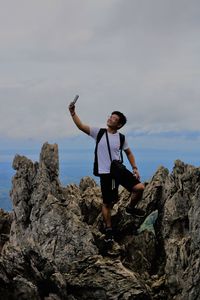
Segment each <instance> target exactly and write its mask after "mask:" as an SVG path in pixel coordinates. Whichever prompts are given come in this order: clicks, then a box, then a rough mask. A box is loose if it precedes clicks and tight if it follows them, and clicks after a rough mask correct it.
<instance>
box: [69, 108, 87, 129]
mask: <svg viewBox="0 0 200 300" xmlns="http://www.w3.org/2000/svg"><path fill="white" fill-rule="evenodd" d="M68 108H69V111H70V114H71V117H72V120H73V121H74V123H75V124H76V126H77V127H78V129H80V130H81V131H83V132H85V133H87V134H90V127H89V126H88V125H86V124H83V123H82V122H81V120H80V119H79V117H78V116H77V114H76V112H75V105H74V103H73V102H71V103H70V105H69V107H68Z"/></svg>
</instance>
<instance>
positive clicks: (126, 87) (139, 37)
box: [0, 0, 200, 139]
mask: <svg viewBox="0 0 200 300" xmlns="http://www.w3.org/2000/svg"><path fill="white" fill-rule="evenodd" d="M0 2H2V1H0ZM199 8H200V4H199V2H198V1H195V0H191V1H190V2H188V1H186V0H181V1H180V0H175V1H172V0H169V1H162V0H161V1H160V0H159V1H158V0H151V1H148V0H141V1H132V0H127V1H121V0H110V1H107V0H101V1H91V0H85V1H82V0H73V1H69V0H67V1H61V0H58V1H53V0H48V1H47V0H43V1H38V0H35V1H31V2H27V1H22V0H19V1H17V2H13V1H6V3H4V5H3V9H1V11H0V39H1V45H2V51H1V55H0V61H1V70H0V94H1V99H0V118H1V128H0V136H3V137H9V138H34V139H44V138H52V139H53V138H55V137H58V138H63V137H66V136H71V135H75V134H76V133H77V129H76V128H75V126H74V124H73V123H72V121H71V119H70V116H69V114H68V111H67V104H68V102H69V101H70V100H71V99H72V98H73V97H74V95H75V94H77V93H78V94H80V98H79V100H78V102H77V111H78V113H79V114H80V117H81V119H82V120H83V121H84V122H86V123H89V125H90V124H91V125H98V126H102V125H104V123H105V120H106V118H107V115H108V114H110V112H111V111H112V110H115V109H118V110H122V111H123V112H124V113H125V114H126V115H127V116H128V124H127V129H126V131H128V132H132V131H134V130H139V131H140V132H144V133H146V132H152V133H158V132H161V133H162V132H168V131H169V132H171V131H174V132H182V131H185V130H189V131H191V132H192V131H199V125H198V120H199V111H200V101H199V96H200V87H199V77H200V72H199V70H200V62H199V48H200V40H199V28H200V26H199V25H200V24H199V23H200V18H199Z"/></svg>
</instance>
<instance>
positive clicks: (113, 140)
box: [90, 127, 128, 174]
mask: <svg viewBox="0 0 200 300" xmlns="http://www.w3.org/2000/svg"><path fill="white" fill-rule="evenodd" d="M99 130H100V128H96V127H91V128H90V136H91V137H93V138H94V139H95V140H96V139H97V134H98V132H99ZM108 139H109V144H110V151H111V156H112V160H114V159H117V160H119V159H120V158H121V157H120V150H119V147H120V137H119V132H116V133H114V134H113V133H109V132H108ZM122 149H123V150H126V149H128V143H127V141H126V138H125V141H124V145H123V147H122ZM97 157H98V169H99V170H98V171H99V174H108V173H110V164H111V160H110V155H109V151H108V145H107V140H106V134H105V133H104V134H103V136H102V138H101V140H100V142H99V144H98V148H97Z"/></svg>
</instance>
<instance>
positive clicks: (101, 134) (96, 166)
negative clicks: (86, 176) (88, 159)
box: [93, 128, 106, 176]
mask: <svg viewBox="0 0 200 300" xmlns="http://www.w3.org/2000/svg"><path fill="white" fill-rule="evenodd" d="M105 132H106V128H100V129H99V132H98V134H97V139H96V146H95V150H94V168H93V174H94V175H95V176H99V174H98V157H97V148H98V143H99V142H100V140H101V138H102V136H103V135H104V133H105Z"/></svg>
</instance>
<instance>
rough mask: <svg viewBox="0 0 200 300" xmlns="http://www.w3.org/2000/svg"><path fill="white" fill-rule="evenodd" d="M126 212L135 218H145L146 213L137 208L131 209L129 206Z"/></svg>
mask: <svg viewBox="0 0 200 300" xmlns="http://www.w3.org/2000/svg"><path fill="white" fill-rule="evenodd" d="M126 212H127V213H128V214H131V215H134V216H135V217H140V218H142V217H144V216H145V211H144V210H142V209H140V208H135V207H129V206H127V208H126Z"/></svg>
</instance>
